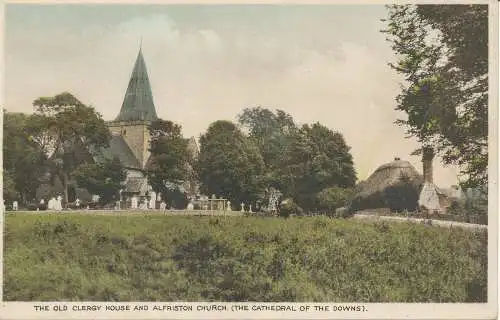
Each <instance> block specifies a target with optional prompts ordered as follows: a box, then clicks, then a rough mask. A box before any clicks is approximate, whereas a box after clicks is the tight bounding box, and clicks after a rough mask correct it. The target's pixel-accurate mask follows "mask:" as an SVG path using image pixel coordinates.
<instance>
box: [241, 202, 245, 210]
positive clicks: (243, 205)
mask: <svg viewBox="0 0 500 320" xmlns="http://www.w3.org/2000/svg"><path fill="white" fill-rule="evenodd" d="M241 212H245V204H244V203H243V202H242V203H241Z"/></svg>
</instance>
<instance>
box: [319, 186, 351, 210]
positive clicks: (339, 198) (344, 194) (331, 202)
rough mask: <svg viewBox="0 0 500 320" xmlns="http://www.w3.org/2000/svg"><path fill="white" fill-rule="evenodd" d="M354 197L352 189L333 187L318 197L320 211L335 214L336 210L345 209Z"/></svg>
mask: <svg viewBox="0 0 500 320" xmlns="http://www.w3.org/2000/svg"><path fill="white" fill-rule="evenodd" d="M352 196H353V190H352V189H345V188H340V187H332V188H326V189H323V190H322V191H321V192H319V193H318V194H317V196H316V201H317V204H318V210H319V211H327V212H329V213H332V214H333V213H334V212H335V210H336V209H338V208H341V207H345V206H347V204H348V201H349V199H350V198H351V197H352Z"/></svg>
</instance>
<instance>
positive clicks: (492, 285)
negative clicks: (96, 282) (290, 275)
mask: <svg viewBox="0 0 500 320" xmlns="http://www.w3.org/2000/svg"><path fill="white" fill-rule="evenodd" d="M390 2H393V1H380V0H373V1H368V0H352V1H346V0H344V1H336V0H329V1H325V0H324V1H318V0H316V1H305V0H287V1H283V0H282V1H276V0H274V1H265V0H254V1H238V4H241V3H245V4H360V5H361V4H386V3H390ZM7 3H33V4H35V3H36V4H42V3H51V4H56V3H57V4H62V3H64V4H67V3H93V4H97V3H99V4H102V3H105V4H121V3H130V4H131V3H134V4H146V3H147V4H234V3H235V2H234V1H229V0H225V1H221V0H216V1H202V0H200V1H192V0H187V1H170V0H164V1H158V0H156V1H147V2H146V3H145V2H139V1H131V0H108V1H106V2H103V1H99V0H88V1H85V2H82V1H76V0H69V1H43V2H42V1H8V2H7ZM397 3H400V4H403V3H404V4H406V3H439V4H468V3H470V4H489V5H490V11H489V16H490V21H489V58H490V59H489V116H490V118H489V139H488V142H489V170H488V174H489V202H488V210H489V217H488V218H489V219H488V220H489V225H488V243H489V247H488V303H484V304H462V303H457V304H435V303H429V304H396V303H387V304H384V303H368V304H362V303H343V304H339V303H179V302H176V303H153V302H147V303H133V302H131V303H109V302H102V303H100V302H87V303H85V302H78V303H62V302H61V303H57V302H54V303H37V302H1V305H0V318H1V319H42V318H43V319H68V318H71V319H88V318H91V319H132V318H141V319H198V318H202V319H234V318H244V319H275V318H283V319H337V318H342V319H403V318H405V319H414V318H415V319H417V318H418V319H493V318H496V317H497V314H498V301H497V300H498V284H499V282H498V280H499V279H498V252H497V249H498V227H499V224H498V222H499V219H498V195H499V190H498V184H497V182H498V147H499V143H498V111H499V109H498V92H499V91H500V86H499V81H498V57H499V52H498V43H499V41H500V36H499V32H498V24H499V20H498V18H499V15H498V2H497V1H493V0H490V1H487V0H481V1H462V0H447V1H406V0H405V1H398V2H397ZM0 13H1V14H0V16H1V19H2V22H3V19H4V7H3V6H1V7H0ZM1 26H2V29H1V30H2V32H1V33H0V38H1V41H0V42H1V43H2V49H3V44H4V36H5V35H4V28H3V27H4V24H3V23H2V24H1ZM1 58H2V59H0V60H1V62H0V63H1V66H2V67H0V71H2V78H1V80H0V87H1V89H0V90H1V91H0V106H1V105H3V93H4V91H3V88H4V81H3V80H4V79H3V70H5V69H4V68H3V66H4V63H5V60H4V50H1ZM497 88H498V90H497ZM0 123H1V124H2V128H3V121H2V119H0ZM2 136H3V134H2V131H1V130H0V137H2ZM2 141H3V139H2ZM0 159H2V155H0ZM0 180H2V179H0ZM1 183H2V182H0V185H1ZM2 198H3V196H2V195H0V201H2V200H3V199H2ZM0 223H1V225H2V228H0V230H1V231H0V243H1V244H2V245H1V246H0V256H3V214H2V215H0ZM2 260H3V259H2ZM2 275H3V266H0V280H1V279H2ZM0 297H1V290H0ZM179 304H183V305H191V306H192V307H193V310H196V309H197V308H198V307H199V306H206V305H214V304H216V305H220V306H221V305H224V306H226V307H227V309H228V311H225V312H219V311H211V312H206V311H192V312H162V311H154V312H153V311H123V312H117V311H108V312H103V311H98V312H92V311H87V312H78V311H69V312H57V311H53V308H54V307H56V306H58V307H61V306H66V307H67V308H68V309H69V310H71V309H72V308H73V307H78V306H84V305H86V306H88V305H100V306H101V307H102V309H104V308H105V306H106V305H114V306H117V305H121V306H126V305H129V306H131V308H132V309H133V307H134V306H138V305H148V307H149V309H150V310H151V309H152V308H153V306H155V305H157V306H163V305H170V306H174V305H179ZM35 305H46V306H48V307H49V309H50V310H51V311H35V310H34V306H35ZM235 305H240V306H247V307H248V308H249V310H251V308H252V306H253V305H267V306H271V305H279V306H294V307H295V308H296V309H299V308H300V307H302V308H306V307H309V310H311V309H313V308H314V306H328V307H329V308H330V309H332V308H333V306H341V305H342V306H353V305H356V306H362V307H364V308H365V309H366V310H367V311H366V312H345V311H344V312H334V311H330V312H318V311H304V312H300V311H298V312H278V311H267V312H265V311H244V312H242V311H234V312H233V311H230V310H231V308H232V307H234V306H235ZM102 309H101V310H102Z"/></svg>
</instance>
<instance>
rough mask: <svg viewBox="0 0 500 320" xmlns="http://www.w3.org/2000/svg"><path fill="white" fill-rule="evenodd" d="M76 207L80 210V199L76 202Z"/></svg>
mask: <svg viewBox="0 0 500 320" xmlns="http://www.w3.org/2000/svg"><path fill="white" fill-rule="evenodd" d="M75 207H76V208H77V209H80V199H78V198H76V200H75Z"/></svg>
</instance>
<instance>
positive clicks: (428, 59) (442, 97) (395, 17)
mask: <svg viewBox="0 0 500 320" xmlns="http://www.w3.org/2000/svg"><path fill="white" fill-rule="evenodd" d="M384 21H386V22H387V28H386V29H385V30H382V32H384V33H386V34H387V35H388V38H387V39H388V41H389V42H390V43H391V46H392V49H393V50H394V52H395V53H396V54H397V56H398V60H397V62H396V63H394V64H390V66H391V67H392V68H393V69H394V70H396V71H397V72H398V73H400V74H402V75H403V76H404V79H405V81H404V83H403V84H402V85H401V93H400V94H399V95H398V97H397V99H396V100H397V107H396V109H397V110H400V111H403V112H405V113H406V114H407V116H408V117H407V119H400V120H398V122H397V123H398V124H399V125H402V126H404V127H405V128H406V129H407V133H408V134H409V136H413V137H416V138H417V139H418V140H419V141H420V142H421V143H422V145H423V148H422V149H423V150H426V151H427V152H428V153H429V154H431V155H432V154H433V153H434V152H436V153H437V154H439V155H441V156H442V159H443V161H444V163H445V164H455V165H459V166H460V168H461V175H462V177H463V179H464V181H463V183H462V184H463V186H464V187H467V186H472V187H474V186H481V185H485V184H486V182H487V177H488V175H487V166H488V148H487V147H488V144H487V140H488V139H487V137H488V32H487V30H488V6H487V5H392V6H388V18H387V19H385V20H384ZM422 149H421V150H417V153H418V152H420V151H422Z"/></svg>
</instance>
